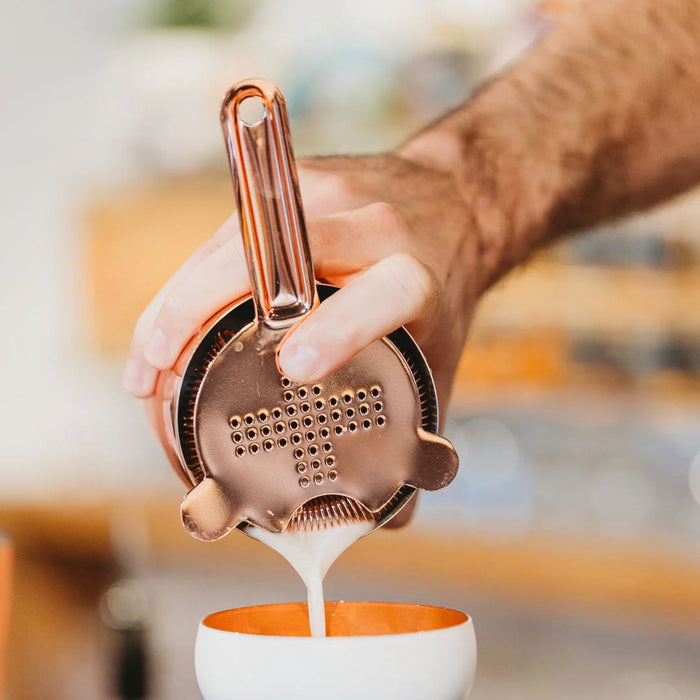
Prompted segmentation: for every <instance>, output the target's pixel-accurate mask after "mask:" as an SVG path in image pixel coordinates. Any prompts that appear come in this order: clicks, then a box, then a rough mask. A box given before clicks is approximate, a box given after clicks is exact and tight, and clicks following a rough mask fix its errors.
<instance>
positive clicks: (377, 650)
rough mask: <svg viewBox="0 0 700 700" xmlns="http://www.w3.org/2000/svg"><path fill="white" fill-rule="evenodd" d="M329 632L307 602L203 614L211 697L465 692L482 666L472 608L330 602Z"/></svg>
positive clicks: (438, 698) (409, 696)
mask: <svg viewBox="0 0 700 700" xmlns="http://www.w3.org/2000/svg"><path fill="white" fill-rule="evenodd" d="M326 620H327V629H328V634H329V636H328V637H324V638H312V637H309V636H308V635H309V632H308V630H309V626H308V617H307V611H306V605H305V604H304V603H283V604H279V605H259V606H255V607H250V608H238V609H236V610H224V611H222V612H218V613H214V614H213V615H209V616H208V617H206V618H204V620H202V622H201V623H200V625H199V630H198V632H197V643H196V647H195V667H196V671H197V680H198V682H199V687H200V690H201V691H202V694H203V695H204V698H205V700H237V699H239V698H240V699H241V700H243V699H245V700H295V699H297V698H299V699H300V700H301V699H302V698H303V700H322V699H323V700H362V698H370V697H373V698H374V697H376V698H382V700H463V698H466V697H467V695H468V693H469V691H470V690H471V687H472V684H473V682H474V672H475V670H476V639H475V637H474V626H473V624H472V621H471V618H470V617H469V616H468V615H465V614H464V613H461V612H459V611H457V610H449V609H447V608H437V607H433V606H428V605H410V604H404V603H358V602H344V601H340V602H327V603H326Z"/></svg>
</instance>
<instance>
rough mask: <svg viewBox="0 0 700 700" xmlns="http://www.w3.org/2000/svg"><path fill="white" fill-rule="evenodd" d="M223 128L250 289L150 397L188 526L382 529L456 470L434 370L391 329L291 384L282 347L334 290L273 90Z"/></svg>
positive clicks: (257, 93) (226, 112)
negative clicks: (260, 110) (330, 367)
mask: <svg viewBox="0 0 700 700" xmlns="http://www.w3.org/2000/svg"><path fill="white" fill-rule="evenodd" d="M250 98H253V99H255V100H259V101H261V102H262V105H263V106H264V114H263V116H262V117H261V118H260V119H259V120H258V121H256V122H255V123H248V122H246V121H245V120H244V119H243V118H242V117H241V114H240V110H241V105H242V103H243V102H244V101H246V100H249V99H250ZM221 123H222V126H223V130H224V136H225V140H226V147H227V151H228V156H229V162H230V167H231V175H232V178H233V184H234V190H235V195H236V203H237V208H238V215H239V220H240V228H241V233H242V235H243V242H244V246H245V251H246V255H247V262H248V269H249V273H250V281H251V286H252V290H253V294H252V297H248V298H246V299H244V300H242V301H239V302H236V303H234V304H232V305H230V306H228V307H227V308H225V309H223V310H222V311H220V312H219V313H218V314H216V315H215V316H214V317H213V318H211V319H210V320H209V321H208V322H207V323H206V324H205V325H204V326H203V327H202V329H201V330H200V331H199V333H198V334H197V335H196V336H195V337H194V338H193V339H192V341H190V343H189V345H188V346H187V348H186V349H185V351H184V352H183V354H182V356H181V357H180V359H179V360H178V362H177V363H176V365H175V367H174V369H173V370H172V371H169V372H167V373H164V374H163V376H162V377H161V379H160V380H159V386H158V392H157V399H156V400H155V401H153V402H152V404H151V408H152V410H153V415H154V418H155V422H156V425H157V428H158V432H159V435H160V437H161V440H162V442H163V444H164V446H165V448H166V451H167V452H168V455H169V457H170V459H171V462H172V463H173V466H174V467H175V468H176V469H177V470H178V472H179V473H180V475H181V476H182V478H183V480H184V481H185V482H186V484H187V485H188V487H190V488H191V490H190V491H189V493H188V494H187V496H186V497H185V499H184V501H183V503H182V508H181V511H182V519H183V522H184V525H185V527H186V529H187V530H188V532H189V533H190V534H191V535H193V536H194V537H197V538H199V539H202V540H216V539H219V538H220V537H222V536H224V535H225V534H226V533H228V532H229V531H230V530H231V529H233V528H234V527H242V528H245V526H246V525H254V526H258V527H262V528H265V529H267V530H270V531H273V532H280V531H283V530H285V529H286V528H287V527H297V528H298V527H314V526H323V525H328V524H333V522H336V521H346V520H353V519H363V520H368V519H370V520H374V521H376V523H377V524H378V525H379V524H382V523H383V522H385V521H386V520H388V519H389V518H391V517H392V516H393V515H395V514H396V513H397V512H398V511H399V510H400V509H401V508H402V507H403V506H404V505H405V504H406V503H407V502H408V500H410V498H411V497H412V495H413V494H414V492H415V490H416V489H427V490H431V491H432V490H436V489H439V488H442V487H443V486H446V485H447V484H448V483H449V482H450V481H451V480H452V479H453V477H454V475H455V473H456V471H457V461H458V460H457V454H456V452H455V450H454V448H453V447H452V445H451V444H450V443H449V442H448V441H447V440H445V439H444V438H442V437H440V436H439V435H437V434H436V433H435V431H436V430H437V420H438V409H437V399H436V393H435V386H434V384H433V379H432V376H431V373H430V370H429V368H428V365H427V364H426V361H425V359H424V357H423V355H422V353H421V351H420V350H419V348H418V346H417V345H416V343H415V342H414V341H413V339H412V338H411V336H410V335H409V334H408V332H407V331H406V330H405V329H403V328H399V329H398V330H396V331H395V332H393V333H391V334H390V335H389V336H386V337H384V338H382V339H381V340H378V341H376V342H374V343H372V344H371V345H370V346H368V347H367V348H365V349H364V350H363V351H362V352H360V353H359V354H358V355H357V356H356V357H355V358H354V359H352V360H351V361H350V362H348V363H347V364H346V365H344V366H343V367H341V368H340V369H338V370H337V371H336V372H334V373H333V374H331V375H330V376H328V377H326V378H325V379H323V380H321V381H318V382H314V383H312V384H304V385H300V384H297V383H295V382H293V381H291V380H290V379H289V378H287V377H285V376H283V375H282V374H281V373H280V371H279V368H278V366H277V361H276V357H277V350H278V347H279V345H280V343H281V341H282V340H283V338H284V337H285V335H286V334H287V332H288V331H289V329H290V327H291V326H292V325H293V324H295V323H297V322H298V321H299V320H301V319H303V318H304V317H305V316H306V315H307V314H309V313H310V312H311V311H312V309H313V308H314V305H315V304H317V303H318V302H319V300H323V299H324V298H326V297H328V296H329V295H331V294H333V292H334V291H336V290H335V288H334V287H331V286H329V285H325V284H316V282H315V280H314V274H313V267H312V263H311V256H310V252H309V245H308V241H307V236H306V228H305V223H304V214H303V211H302V206H301V198H300V194H299V187H298V183H297V173H296V166H295V162H294V155H293V152H292V146H291V141H290V137H289V126H288V119H287V113H286V107H285V102H284V98H283V97H282V94H281V93H280V91H279V89H278V88H277V87H275V86H274V85H273V84H271V83H269V82H268V81H266V80H259V79H255V80H246V81H243V82H240V83H238V84H236V85H235V86H234V87H233V88H232V89H231V90H230V91H229V93H228V94H227V95H226V98H225V99H224V102H223V106H222V109H221ZM377 303H381V300H377Z"/></svg>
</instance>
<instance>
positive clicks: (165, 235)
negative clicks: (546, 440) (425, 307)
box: [86, 173, 700, 386]
mask: <svg viewBox="0 0 700 700" xmlns="http://www.w3.org/2000/svg"><path fill="white" fill-rule="evenodd" d="M232 208H233V195H232V192H231V187H230V183H229V182H228V176H227V175H225V174H223V173H222V174H209V175H192V176H187V177H180V178H176V179H170V180H163V181H157V182H153V183H150V184H144V185H139V186H134V187H132V188H126V189H124V190H121V191H119V192H114V193H109V194H107V195H105V196H101V197H95V199H94V201H93V203H92V204H91V205H90V206H89V208H88V210H87V213H86V285H87V297H88V299H90V300H91V308H92V315H91V320H90V324H91V329H92V336H93V338H94V341H95V345H96V347H97V349H98V350H99V351H100V352H101V353H106V354H113V355H117V354H119V355H121V354H123V353H124V351H125V349H126V348H127V346H128V342H129V339H130V337H131V333H132V331H133V327H134V323H135V321H136V319H137V317H138V315H139V313H140V312H141V310H142V309H143V308H144V307H145V306H146V304H147V303H148V301H149V300H150V299H151V298H152V296H153V295H154V294H155V292H156V291H157V290H158V289H159V288H160V286H161V285H162V284H163V283H164V282H165V280H166V279H168V278H169V277H170V275H171V274H172V273H173V272H174V271H175V270H176V269H177V268H178V267H179V266H180V264H181V263H182V262H183V261H184V260H185V258H186V257H187V256H188V255H189V254H190V253H191V252H192V251H193V250H194V249H195V248H196V247H197V246H198V245H199V244H201V243H202V242H203V241H205V240H206V239H207V238H209V237H210V236H211V235H212V234H213V233H214V231H216V229H217V228H218V227H219V225H220V224H221V223H222V221H224V220H225V219H226V218H227V217H228V216H229V215H230V214H231V211H232ZM698 309H700V268H685V269H681V270H677V271H669V270H656V269H644V268H637V269H634V268H600V267H592V266H591V267H586V266H572V265H567V264H563V263H562V262H559V261H557V260H556V259H555V258H554V257H553V256H552V255H548V254H546V253H545V254H541V255H540V256H538V257H536V258H535V259H533V260H532V261H531V262H530V263H528V264H526V265H524V266H522V267H521V268H519V269H517V270H515V271H514V272H512V273H511V274H510V275H509V276H508V277H507V278H506V279H504V280H503V281H502V282H501V283H500V284H498V285H497V286H496V287H495V288H494V289H493V290H491V292H489V294H488V295H487V296H486V297H485V299H484V300H483V302H482V303H481V305H480V307H479V309H478V313H477V316H476V321H475V325H474V328H473V332H472V335H471V339H470V343H469V346H468V351H467V353H466V354H465V357H464V359H463V362H462V366H461V369H460V374H459V381H461V382H467V383H468V382H469V381H471V380H477V381H485V382H489V383H491V384H498V383H508V382H516V383H517V382H528V383H532V384H537V385H542V386H560V385H563V384H567V383H569V384H573V383H576V382H577V380H578V379H579V377H578V376H577V375H576V372H575V368H573V363H572V360H571V357H570V349H571V348H570V346H571V342H572V340H575V339H577V338H586V339H589V338H592V339H603V341H604V342H607V341H610V342H614V343H623V344H624V343H628V344H632V345H633V344H634V343H635V342H637V341H639V340H640V339H641V340H648V339H649V338H651V339H653V338H655V337H663V336H664V335H668V334H671V335H673V336H678V337H680V338H688V339H690V340H691V342H694V343H697V340H698V338H700V314H699V313H698V312H697V310H698ZM662 379H663V377H662Z"/></svg>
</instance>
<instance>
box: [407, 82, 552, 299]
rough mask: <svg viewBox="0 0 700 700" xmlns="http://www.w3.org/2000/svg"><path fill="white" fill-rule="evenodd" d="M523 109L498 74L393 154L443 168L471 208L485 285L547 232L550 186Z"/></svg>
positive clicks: (483, 283) (540, 240)
mask: <svg viewBox="0 0 700 700" xmlns="http://www.w3.org/2000/svg"><path fill="white" fill-rule="evenodd" d="M525 112H526V110H525V109H524V108H523V106H522V105H521V104H520V101H519V99H518V96H517V94H516V90H515V89H514V87H513V86H512V85H509V84H508V82H507V80H506V79H504V78H502V79H499V80H497V81H495V82H494V83H492V84H491V85H489V86H488V87H487V88H485V89H484V90H483V91H481V92H479V93H478V94H477V95H476V96H475V97H474V98H472V99H471V100H469V101H468V102H467V103H466V104H465V105H464V106H463V107H462V108H460V109H459V110H457V111H455V112H453V113H452V114H450V115H448V116H447V117H446V118H445V119H443V120H442V121H440V122H438V123H437V124H436V125H434V126H432V127H430V128H428V129H426V130H425V131H423V132H421V133H419V134H417V135H416V136H415V137H414V138H412V139H411V140H409V141H408V142H407V143H406V144H404V145H403V146H402V147H401V148H400V149H399V150H398V152H397V153H398V155H400V156H401V157H403V158H406V159H409V160H412V161H414V162H419V163H420V164H422V165H424V166H426V167H430V168H432V169H434V170H437V171H440V172H442V173H443V174H448V175H450V176H451V177H452V178H453V181H454V183H455V189H456V191H457V192H458V195H459V197H460V198H461V199H462V201H463V203H464V205H465V206H466V207H467V208H468V209H469V211H470V212H471V218H472V225H473V226H474V227H475V229H476V234H477V236H478V239H479V248H480V253H479V265H480V274H481V275H482V276H483V282H482V283H481V285H480V286H481V287H482V288H483V289H486V288H487V287H488V286H490V285H491V284H493V283H494V282H496V281H497V280H498V279H499V278H500V277H501V276H503V275H504V274H505V273H506V272H508V271H509V270H510V269H511V268H512V267H514V266H515V265H517V264H518V263H520V262H522V261H523V260H524V259H525V258H527V257H528V255H529V254H530V253H531V252H532V251H533V250H534V249H535V248H536V247H537V246H538V245H539V244H541V243H542V242H543V241H544V240H545V239H546V237H547V230H548V226H547V219H548V214H547V212H548V210H549V205H548V202H549V201H551V198H552V197H553V193H552V192H551V188H550V187H548V186H547V184H546V182H544V178H543V175H544V172H543V171H544V169H543V168H542V164H541V163H540V162H538V156H537V149H536V146H535V144H536V142H537V138H536V135H534V134H533V135H530V136H528V135H527V133H526V128H527V124H528V118H527V114H526V113H525Z"/></svg>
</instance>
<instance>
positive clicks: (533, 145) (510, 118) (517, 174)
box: [400, 0, 700, 284]
mask: <svg viewBox="0 0 700 700" xmlns="http://www.w3.org/2000/svg"><path fill="white" fill-rule="evenodd" d="M699 37H700V3H698V2H697V0H635V1H634V2H630V1H629V0H598V1H593V2H589V3H586V4H584V5H583V7H582V8H581V9H580V10H579V11H577V12H575V13H573V14H572V15H571V16H570V17H569V18H568V19H567V20H566V21H565V22H564V23H563V24H562V25H561V26H560V27H558V28H557V29H556V30H554V31H553V32H552V33H550V34H549V35H548V36H547V37H545V38H544V39H543V40H542V41H541V42H539V43H538V44H537V45H536V46H535V47H533V48H532V49H531V50H530V51H529V52H528V53H527V54H526V55H525V56H524V57H523V59H522V60H521V61H520V62H519V63H518V64H517V65H516V66H515V67H513V68H512V69H511V70H509V71H508V72H506V73H504V74H503V75H502V76H500V77H498V78H496V79H495V80H493V81H492V82H491V83H489V84H488V85H486V86H485V87H483V88H482V89H481V90H480V91H479V92H478V93H477V94H476V95H475V96H474V97H473V98H472V99H470V100H469V101H468V102H467V103H465V105H463V106H462V107H461V108H459V109H457V110H456V111H455V112H453V113H452V114H450V115H448V116H447V117H445V118H444V119H443V120H442V121H440V122H439V123H438V124H436V125H435V126H434V127H432V128H430V129H428V130H426V131H425V132H423V133H422V134H419V135H418V136H417V137H416V138H415V139H413V140H412V141H410V142H409V143H408V144H406V146H404V147H403V148H402V149H401V151H400V153H401V154H402V155H405V156H406V157H409V158H412V159H417V160H422V161H423V162H428V163H430V164H432V165H435V166H437V167H440V168H442V169H445V170H449V171H450V172H453V173H454V175H455V177H456V178H457V180H458V182H459V187H460V190H461V191H462V192H463V193H464V195H465V197H466V198H467V199H468V200H469V201H471V202H474V203H475V206H476V207H477V208H478V209H479V211H480V212H481V213H480V215H479V216H480V217H481V218H482V221H481V222H480V223H481V227H482V234H481V235H482V248H483V251H484V255H485V260H486V268H487V273H486V276H487V279H486V280H485V283H486V284H488V283H490V282H491V281H493V279H496V278H497V277H498V276H499V275H500V274H502V272H503V271H505V270H506V269H508V268H509V267H511V266H512V265H514V264H516V263H517V262H518V261H520V260H522V259H524V258H525V257H526V256H527V255H528V254H529V253H530V252H531V251H532V250H533V249H534V248H535V247H537V246H538V245H541V244H542V243H544V242H546V241H548V240H551V239H553V238H555V237H557V236H559V235H562V234H565V233H569V232H571V231H575V230H577V229H581V228H584V227H587V226H590V225H593V224H595V223H596V222H598V221H601V220H604V219H609V218H613V217H617V216H620V215H622V214H625V213H628V212H630V211H633V210H636V209H641V208H644V207H647V206H650V205H652V204H655V203H656V202H658V201H660V200H662V199H664V198H666V197H668V196H671V195H673V194H676V193H678V192H680V191H682V190H684V189H686V188H687V187H689V186H691V185H692V184H694V183H695V182H697V181H698V180H699V179H700V71H698V69H697V68H698V66H700V41H699V40H698V38H699Z"/></svg>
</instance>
